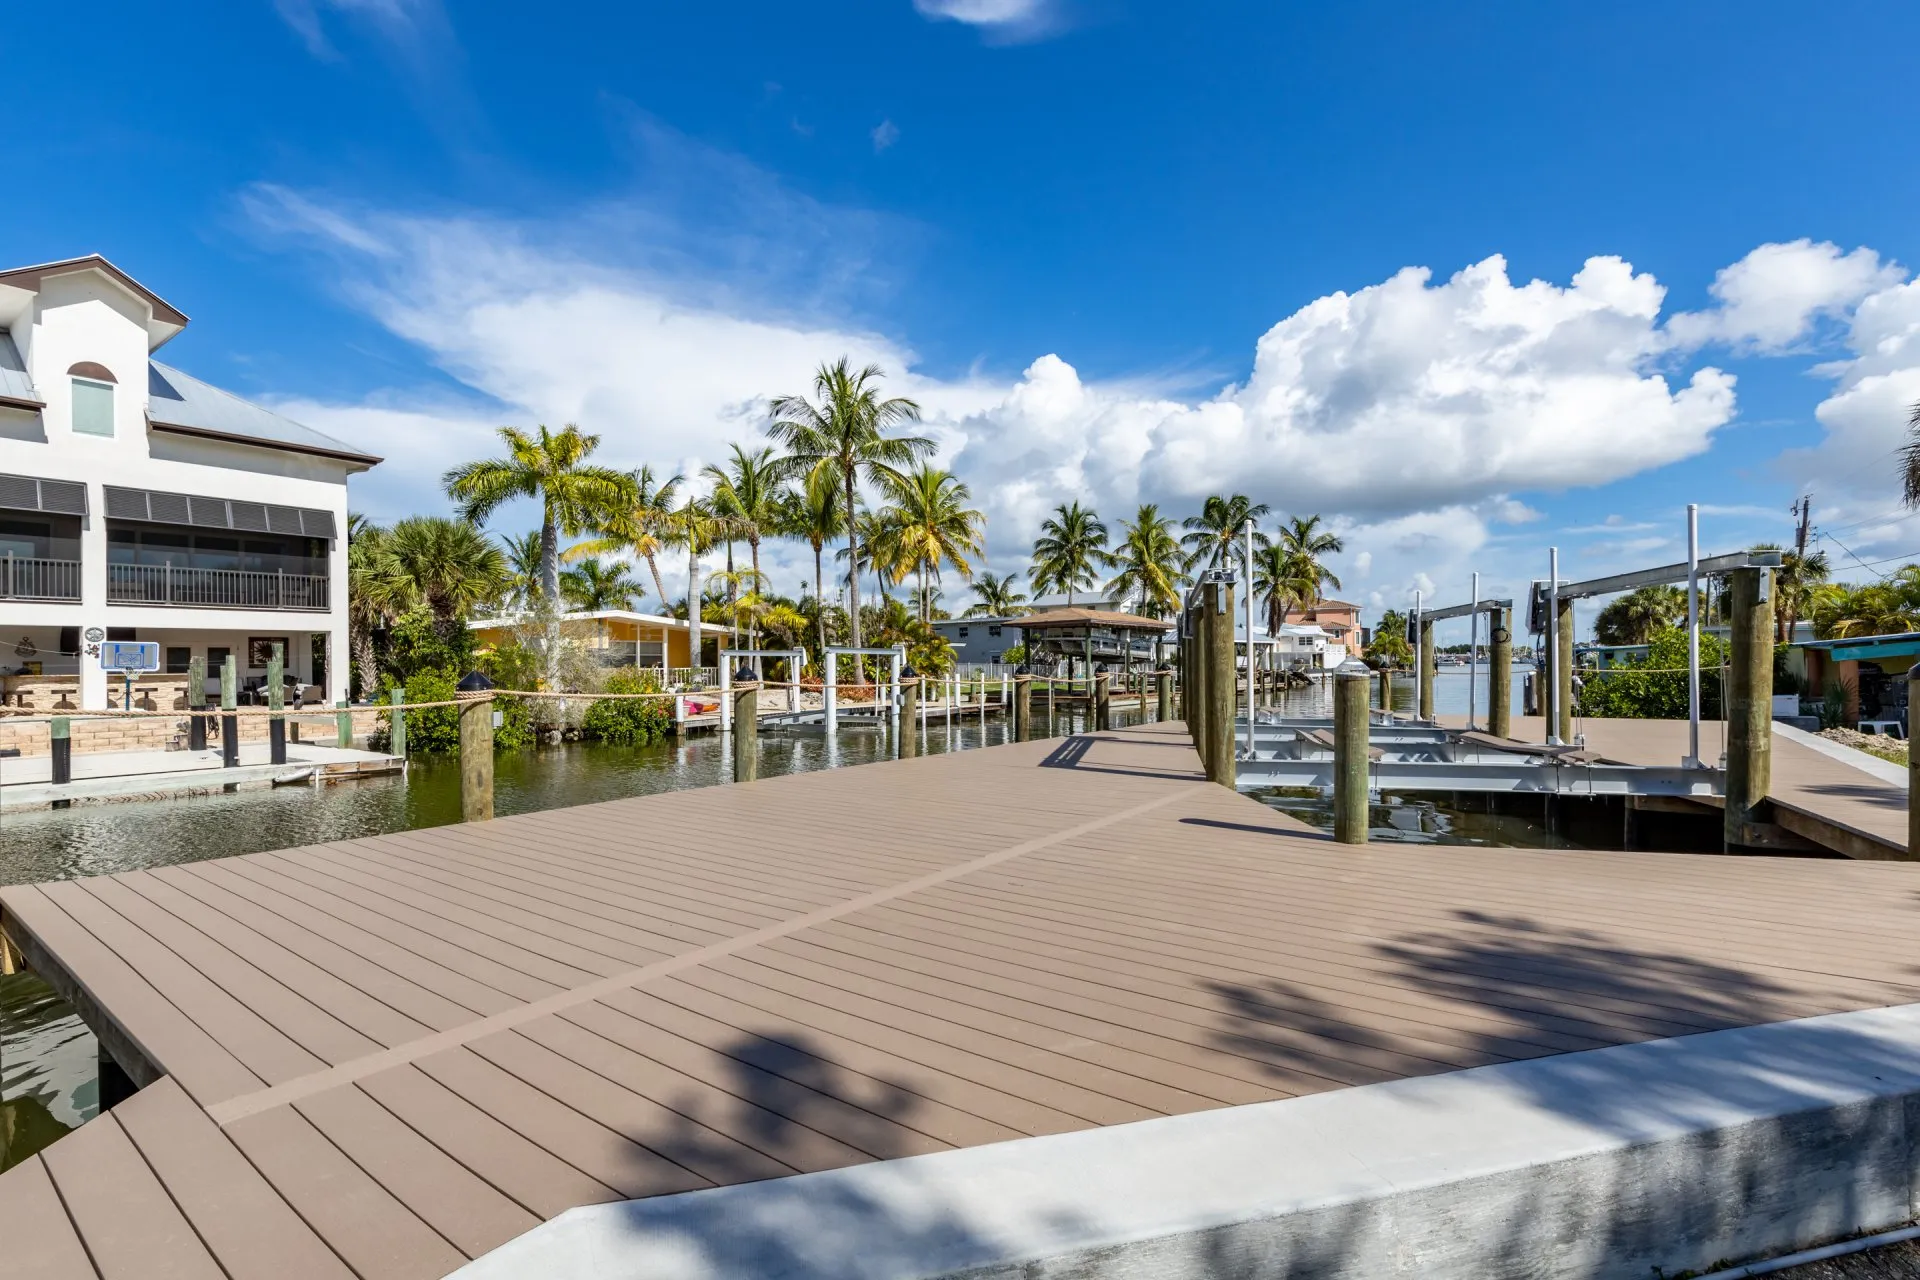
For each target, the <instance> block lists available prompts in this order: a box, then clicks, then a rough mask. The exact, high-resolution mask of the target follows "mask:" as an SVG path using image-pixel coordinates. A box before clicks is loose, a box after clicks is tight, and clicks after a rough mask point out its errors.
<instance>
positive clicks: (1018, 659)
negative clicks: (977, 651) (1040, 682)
mask: <svg viewBox="0 0 1920 1280" xmlns="http://www.w3.org/2000/svg"><path fill="white" fill-rule="evenodd" d="M1026 660H1027V646H1025V645H1023V644H1016V645H1014V646H1013V647H1012V648H1010V649H1007V650H1006V651H1005V652H1003V653H1002V654H1001V655H1000V661H1002V662H1006V663H1011V664H1012V665H1013V666H1016V667H1017V666H1019V665H1020V664H1021V663H1023V662H1025V661H1026Z"/></svg>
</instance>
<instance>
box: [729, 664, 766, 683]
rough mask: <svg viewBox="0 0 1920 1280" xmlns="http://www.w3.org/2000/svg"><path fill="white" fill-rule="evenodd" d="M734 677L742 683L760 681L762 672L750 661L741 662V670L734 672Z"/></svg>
mask: <svg viewBox="0 0 1920 1280" xmlns="http://www.w3.org/2000/svg"><path fill="white" fill-rule="evenodd" d="M733 678H734V679H735V680H738V681H739V682H740V683H742V684H759V683H760V673H759V672H758V671H755V670H754V669H753V664H752V663H750V662H743V663H741V664H740V668H739V670H737V671H735V672H734V673H733Z"/></svg>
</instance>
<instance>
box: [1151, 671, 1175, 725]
mask: <svg viewBox="0 0 1920 1280" xmlns="http://www.w3.org/2000/svg"><path fill="white" fill-rule="evenodd" d="M1153 683H1154V686H1155V688H1154V692H1155V693H1156V694H1158V695H1159V700H1160V705H1159V706H1158V707H1156V708H1155V709H1154V710H1155V717H1154V718H1155V719H1157V720H1158V721H1159V722H1160V723H1161V724H1165V723H1166V722H1167V721H1169V720H1171V719H1173V672H1171V671H1169V670H1167V669H1166V668H1165V667H1162V668H1160V670H1158V671H1156V672H1154V675H1153Z"/></svg>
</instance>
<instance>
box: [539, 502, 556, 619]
mask: <svg viewBox="0 0 1920 1280" xmlns="http://www.w3.org/2000/svg"><path fill="white" fill-rule="evenodd" d="M540 590H541V591H542V592H543V593H544V594H545V595H546V597H547V604H548V606H550V607H551V608H554V609H558V608H559V607H560V530H559V529H558V528H557V527H555V525H554V523H553V520H552V518H551V517H549V518H547V519H545V520H543V521H541V523H540Z"/></svg>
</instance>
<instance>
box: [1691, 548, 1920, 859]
mask: <svg viewBox="0 0 1920 1280" xmlns="http://www.w3.org/2000/svg"><path fill="white" fill-rule="evenodd" d="M1772 587H1773V570H1771V569H1735V570H1733V571H1732V572H1731V573H1730V574H1728V593H1727V594H1728V596H1729V598H1730V608H1729V610H1728V615H1729V616H1728V622H1729V623H1730V624H1731V627H1732V634H1731V635H1730V636H1729V640H1730V644H1729V649H1730V652H1729V654H1728V658H1727V694H1726V701H1727V807H1726V842H1727V847H1728V848H1750V847H1754V846H1757V845H1760V844H1762V843H1763V842H1764V841H1763V837H1762V836H1761V835H1760V834H1759V833H1758V832H1756V831H1755V830H1754V828H1755V826H1756V825H1757V824H1758V823H1760V821H1761V815H1762V806H1763V805H1765V803H1766V799H1767V786H1768V784H1769V783H1770V782H1771V781H1772V768H1771V765H1772V756H1773V590H1772ZM1908 821H1909V822H1911V821H1912V819H1911V818H1909V819H1908Z"/></svg>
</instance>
